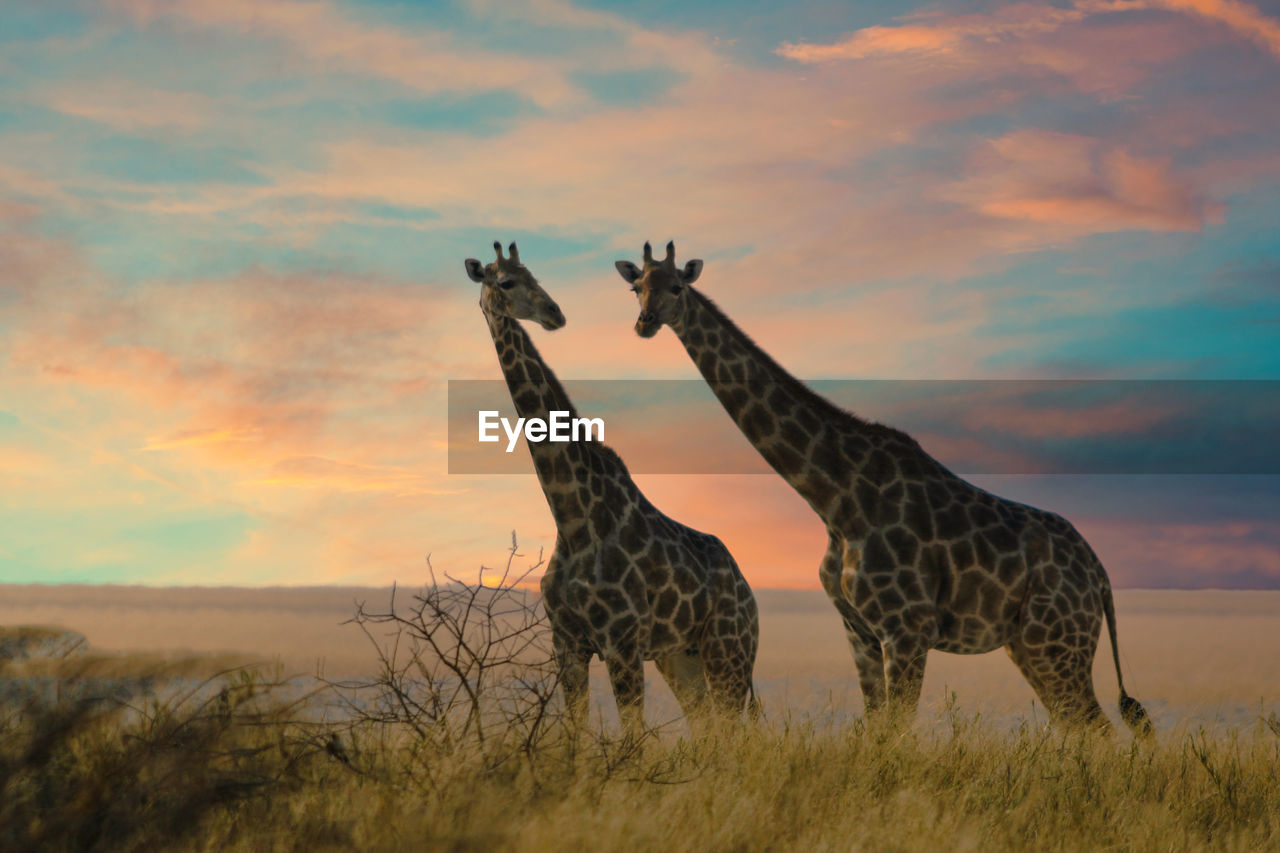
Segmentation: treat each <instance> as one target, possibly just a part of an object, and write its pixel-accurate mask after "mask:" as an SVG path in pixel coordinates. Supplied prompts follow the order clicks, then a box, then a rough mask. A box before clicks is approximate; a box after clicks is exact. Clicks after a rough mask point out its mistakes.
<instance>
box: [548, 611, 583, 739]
mask: <svg viewBox="0 0 1280 853" xmlns="http://www.w3.org/2000/svg"><path fill="white" fill-rule="evenodd" d="M551 646H552V651H553V652H554V654H555V661H556V671H557V673H558V674H559V677H560V687H561V689H562V690H564V706H565V712H566V713H567V714H568V717H569V720H570V722H571V723H573V724H574V725H581V724H582V722H583V721H584V720H585V719H586V715H587V682H588V678H589V675H588V672H589V670H588V667H589V665H590V663H591V653H590V652H587V653H583V652H582V651H581V650H580V649H579V648H577V647H576V646H574V645H573V644H572V643H570V642H569V641H568V640H567V639H565V637H564V635H563V634H561V633H559V632H553V633H552V635H551Z"/></svg>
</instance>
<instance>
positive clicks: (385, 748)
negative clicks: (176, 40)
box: [0, 579, 1280, 850]
mask: <svg viewBox="0 0 1280 853" xmlns="http://www.w3.org/2000/svg"><path fill="white" fill-rule="evenodd" d="M757 596H758V600H759V603H760V608H761V650H760V656H759V660H758V664H757V668H756V686H757V693H758V694H759V696H760V699H761V704H762V709H763V711H762V714H761V715H760V716H759V718H757V719H755V720H749V721H743V722H732V723H726V722H723V721H712V720H708V721H705V722H701V723H698V724H696V725H695V729H696V734H695V735H694V736H691V734H690V728H689V726H688V724H687V723H686V721H685V720H683V719H682V718H681V717H680V714H679V710H678V707H677V706H676V704H675V702H674V700H673V699H672V697H671V694H670V693H669V691H667V688H666V686H665V685H664V684H663V683H662V681H661V679H660V677H658V675H657V673H656V672H655V671H653V670H649V671H648V676H649V677H648V684H647V689H646V695H647V700H648V701H647V707H646V719H647V722H648V724H649V726H650V727H651V729H652V731H651V732H650V733H648V734H646V735H644V736H642V737H640V738H638V739H637V738H634V737H627V736H624V735H623V734H622V733H621V732H620V731H619V729H618V726H617V721H616V715H615V713H614V711H613V709H612V700H611V698H610V694H609V692H608V687H607V682H606V679H605V676H604V672H603V669H602V668H598V667H599V664H594V665H593V666H594V667H597V668H593V671H592V685H593V711H592V719H591V720H590V721H589V722H588V723H587V724H586V725H585V726H582V727H577V726H574V725H572V724H570V722H569V721H567V720H565V719H563V718H562V717H561V715H560V714H559V713H558V696H557V694H556V692H555V683H554V675H553V673H552V672H551V670H550V669H549V667H548V666H547V665H546V660H545V640H546V637H545V622H544V621H543V617H542V615H541V611H540V608H539V607H538V603H537V597H536V595H535V594H533V593H530V592H526V591H525V590H524V589H522V588H509V589H505V590H501V589H499V590H494V589H492V588H486V587H482V586H481V585H479V584H478V583H474V582H468V581H466V580H465V579H464V580H462V581H460V582H456V583H442V584H439V585H437V586H434V587H433V586H423V587H419V588H416V589H414V588H408V587H402V588H400V589H398V590H397V591H396V592H395V599H394V601H393V600H392V597H391V590H388V589H363V588H303V589H297V588H294V589H284V588H277V589H232V588H184V589H154V588H140V587H74V586H61V587H57V586H7V587H3V588H2V591H0V625H3V626H11V627H8V628H4V629H0V650H3V657H4V659H3V660H0V703H2V705H0V707H2V710H0V715H2V722H3V724H2V726H0V849H5V850H26V849H42V850H78V849H104V850H105V849H110V850H138V849H169V850H205V849H209V850H212V849H218V850H224V849H230V850H300V849H306V850H316V849H334V850H339V849H365V850H418V849H422V850H434V849H441V850H494V849H498V850H545V849H568V850H577V849H582V850H587V849H590V850H611V849H626V850H634V849H655V850H754V849H797V850H916V849H941V850H1028V849H1035V850H1086V849H1121V850H1262V849H1280V679H1277V678H1276V675H1277V673H1278V672H1280V592H1226V591H1212V590H1206V591H1143V590H1119V591H1117V593H1116V602H1117V611H1118V618H1119V637H1120V648H1121V652H1122V660H1123V664H1124V673H1125V679H1126V686H1127V688H1128V689H1129V691H1130V693H1132V694H1133V695H1134V696H1136V697H1137V698H1139V699H1140V700H1141V701H1142V702H1143V703H1144V704H1145V705H1146V707H1147V709H1148V710H1149V711H1150V712H1151V713H1152V717H1153V719H1154V722H1155V724H1156V730H1157V734H1156V735H1155V736H1154V737H1153V738H1149V739H1135V738H1133V737H1131V735H1130V734H1129V733H1128V731H1127V730H1126V729H1125V728H1124V726H1123V725H1121V724H1120V722H1119V719H1118V715H1117V713H1116V692H1117V691H1116V684H1115V675H1114V672H1113V670H1112V668H1111V665H1110V650H1109V648H1108V646H1107V645H1106V641H1105V640H1104V641H1103V644H1102V645H1101V646H1100V648H1099V654H1098V660H1097V664H1096V667H1095V685H1096V687H1097V690H1098V694H1099V698H1100V700H1101V702H1102V704H1103V707H1104V708H1105V709H1106V710H1107V711H1108V714H1109V715H1110V716H1111V718H1112V721H1113V723H1114V731H1113V732H1112V733H1111V734H1109V735H1099V734H1097V733H1092V732H1080V731H1065V730H1061V729H1057V728H1054V727H1051V726H1049V725H1048V724H1047V719H1046V716H1045V714H1044V712H1043V709H1042V708H1041V707H1039V705H1038V703H1036V702H1035V700H1034V696H1033V694H1032V692H1031V690H1030V688H1029V687H1028V686H1027V685H1026V683H1025V682H1024V681H1023V680H1022V679H1021V677H1020V676H1019V674H1018V673H1017V671H1016V669H1015V668H1014V666H1013V664H1012V663H1011V662H1010V661H1009V660H1008V658H1007V657H1006V656H1005V655H1004V654H1003V653H1001V652H996V653H993V654H988V655H981V656H970V657H961V656H955V655H947V654H942V653H938V652H934V653H933V654H932V655H931V656H930V659H929V664H928V669H927V673H926V679H925V691H924V697H923V700H922V703H921V709H920V713H919V715H918V718H917V719H916V720H915V721H914V723H910V724H896V725H895V724H892V723H883V722H876V721H872V722H867V721H865V720H864V719H863V717H862V707H861V698H860V696H859V692H858V688H857V685H856V679H855V678H854V670H853V665H852V662H851V658H850V655H849V651H848V648H847V646H846V643H845V640H844V636H843V631H842V629H841V627H840V624H839V620H838V619H837V617H836V614H835V612H834V611H833V610H832V608H831V606H830V604H829V603H828V602H827V601H826V599H825V597H824V596H823V594H822V593H820V592H809V591H784V590H761V591H759V592H758V593H757ZM393 613H394V618H392V614H393ZM17 625H27V626H33V627H27V628H21V629H19V628H16V627H12V626H17ZM34 626H43V627H34ZM64 631H69V632H72V633H64Z"/></svg>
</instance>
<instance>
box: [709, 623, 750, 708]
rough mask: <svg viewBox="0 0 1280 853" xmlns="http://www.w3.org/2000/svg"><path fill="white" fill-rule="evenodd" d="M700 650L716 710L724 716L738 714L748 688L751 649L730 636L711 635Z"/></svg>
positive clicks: (743, 703) (745, 698)
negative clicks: (713, 636)
mask: <svg viewBox="0 0 1280 853" xmlns="http://www.w3.org/2000/svg"><path fill="white" fill-rule="evenodd" d="M700 651H701V652H702V663H703V666H704V667H705V669H706V672H707V684H708V685H709V687H710V690H711V701H712V703H713V706H714V707H715V710H716V711H717V713H719V714H722V715H723V716H725V717H740V716H741V715H742V709H743V707H744V706H745V705H746V703H747V695H748V694H749V693H750V692H751V664H752V661H751V659H749V658H748V653H749V651H751V649H748V648H744V643H743V642H742V641H741V639H740V638H739V637H737V636H733V637H717V638H713V639H711V640H710V641H708V642H705V643H703V645H702V647H701V648H700ZM752 657H754V655H752Z"/></svg>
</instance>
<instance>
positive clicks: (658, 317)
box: [614, 243, 702, 338]
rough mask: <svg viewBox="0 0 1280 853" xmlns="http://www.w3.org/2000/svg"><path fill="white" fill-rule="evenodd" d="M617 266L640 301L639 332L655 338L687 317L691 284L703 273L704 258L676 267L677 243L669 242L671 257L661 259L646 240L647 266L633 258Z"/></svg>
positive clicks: (668, 247)
mask: <svg viewBox="0 0 1280 853" xmlns="http://www.w3.org/2000/svg"><path fill="white" fill-rule="evenodd" d="M614 266H616V267H617V268H618V273H619V274H620V275H621V276H622V277H623V278H624V279H626V280H627V283H628V284H630V285H631V290H632V291H633V292H634V293H635V295H636V298H637V299H639V300H640V316H639V318H637V319H636V334H637V335H639V336H640V337H642V338H652V337H653V336H654V335H656V334H658V330H659V329H661V328H662V326H663V325H664V324H665V325H668V326H669V325H672V324H673V323H677V322H679V321H680V319H681V318H682V317H684V311H685V306H686V305H687V304H688V301H687V300H688V298H689V288H688V287H687V285H690V284H693V283H694V282H695V281H697V280H698V276H699V275H701V274H702V261H697V260H694V261H689V262H688V263H687V264H685V265H684V268H683V269H681V268H679V267H677V266H676V244H675V243H668V244H667V256H666V257H665V258H663V259H662V260H660V261H655V260H654V259H653V249H652V248H651V247H650V246H649V244H648V243H645V244H644V269H641V268H640V267H637V266H636V265H635V264H633V263H631V261H618V262H617V263H615V264H614Z"/></svg>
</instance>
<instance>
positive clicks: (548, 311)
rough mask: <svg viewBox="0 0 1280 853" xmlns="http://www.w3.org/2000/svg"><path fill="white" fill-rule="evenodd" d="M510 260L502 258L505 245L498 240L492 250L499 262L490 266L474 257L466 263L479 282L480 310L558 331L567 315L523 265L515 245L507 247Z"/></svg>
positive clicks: (468, 270)
mask: <svg viewBox="0 0 1280 853" xmlns="http://www.w3.org/2000/svg"><path fill="white" fill-rule="evenodd" d="M507 249H508V257H505V258H504V257H502V244H501V243H499V242H497V241H495V242H494V244H493V250H494V252H495V253H497V256H498V259H497V260H495V261H494V262H493V263H491V264H489V265H488V266H484V265H482V264H481V263H480V262H479V261H477V260H476V259H475V258H467V260H466V261H465V264H466V267H467V275H468V276H470V277H471V280H472V281H476V282H479V283H480V307H482V308H483V309H484V310H485V312H486V313H489V314H494V315H497V316H500V317H510V318H512V319H513V320H537V321H538V323H540V324H541V325H542V328H544V329H559V328H560V327H561V326H563V325H564V322H565V321H564V312H563V311H561V310H560V306H559V305H557V304H556V302H555V300H554V299H552V298H551V297H550V296H548V295H547V292H546V291H545V290H543V289H542V285H540V284H538V280H537V279H536V278H534V277H533V273H531V272H529V270H528V268H527V267H525V265H524V264H522V263H520V250H519V249H517V248H516V244H515V243H512V244H511V245H510V246H508V247H507Z"/></svg>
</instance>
